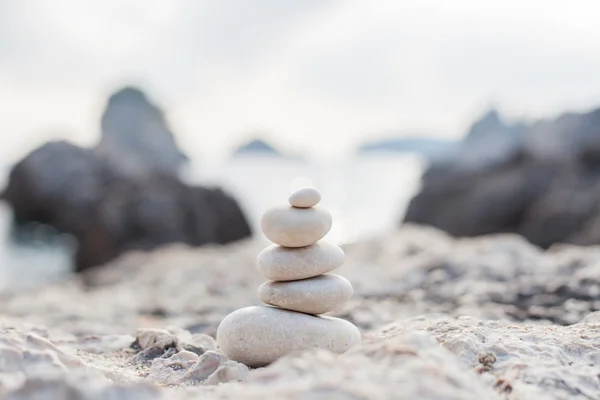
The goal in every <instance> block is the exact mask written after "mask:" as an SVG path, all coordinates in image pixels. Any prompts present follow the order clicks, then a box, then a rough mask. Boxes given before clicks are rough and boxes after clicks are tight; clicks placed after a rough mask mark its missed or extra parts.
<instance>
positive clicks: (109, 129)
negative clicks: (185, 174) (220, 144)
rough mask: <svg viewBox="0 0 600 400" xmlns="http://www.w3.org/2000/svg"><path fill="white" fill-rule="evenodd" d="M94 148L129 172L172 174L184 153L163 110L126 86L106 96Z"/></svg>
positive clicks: (137, 90) (183, 159)
mask: <svg viewBox="0 0 600 400" xmlns="http://www.w3.org/2000/svg"><path fill="white" fill-rule="evenodd" d="M101 127H102V136H101V138H100V142H99V143H98V145H97V147H96V152H97V153H98V154H99V155H100V156H101V157H103V158H105V159H106V160H107V161H109V162H110V163H112V164H113V165H115V166H118V167H120V168H121V169H122V170H123V171H124V172H125V173H127V174H130V175H134V176H136V175H143V174H147V173H153V172H159V173H161V174H164V175H175V174H176V173H177V171H178V169H179V167H180V166H181V164H182V163H183V162H185V161H187V159H188V158H187V156H186V155H185V154H184V153H183V152H182V151H181V150H180V149H179V147H178V146H177V143H176V142H175V136H174V135H173V133H172V132H171V130H170V129H169V127H168V126H167V122H166V121H165V118H164V115H163V112H162V111H161V110H160V109H159V108H158V107H156V106H155V105H154V104H152V103H151V102H150V101H149V100H148V98H147V97H146V95H145V94H144V93H143V92H142V91H141V90H139V89H136V88H133V87H126V88H124V89H121V90H119V91H118V92H116V93H115V94H113V95H112V96H110V98H109V99H108V103H107V105H106V109H105V110H104V114H103V115H102V119H101Z"/></svg>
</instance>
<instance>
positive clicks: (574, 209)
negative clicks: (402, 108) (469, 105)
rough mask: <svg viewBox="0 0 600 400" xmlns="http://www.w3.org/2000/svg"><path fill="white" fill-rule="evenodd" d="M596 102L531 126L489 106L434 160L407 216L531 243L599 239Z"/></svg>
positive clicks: (599, 117)
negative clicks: (508, 120)
mask: <svg viewBox="0 0 600 400" xmlns="http://www.w3.org/2000/svg"><path fill="white" fill-rule="evenodd" d="M599 138H600V109H598V110H594V111H592V112H589V113H584V114H565V115H563V116H561V117H559V118H556V119H554V120H548V121H540V122H537V123H534V124H532V125H528V126H521V125H515V126H508V125H506V124H505V123H504V122H502V121H501V120H500V119H499V118H498V115H497V114H495V113H490V114H488V115H486V116H485V117H484V118H483V119H482V120H481V121H478V122H477V123H475V124H474V125H473V128H472V129H471V132H470V133H469V135H468V136H467V138H466V139H465V141H464V143H463V148H462V150H461V152H460V154H459V155H457V156H456V157H455V158H453V159H451V160H446V161H444V162H440V163H434V164H433V165H431V166H430V168H429V169H428V170H427V171H426V172H425V174H424V175H423V178H422V188H421V191H420V192H419V193H418V194H417V196H415V198H414V199H413V200H412V201H411V203H410V205H409V207H408V211H407V213H406V216H405V221H408V222H413V223H419V224H426V225H431V226H435V227H437V228H440V229H443V230H445V231H447V232H448V233H450V234H452V235H455V236H476V235H484V234H490V233H504V232H512V233H518V234H520V235H523V236H524V237H526V238H527V239H528V240H529V241H531V242H532V243H535V244H537V245H539V246H542V247H549V246H551V245H552V244H554V243H573V244H583V245H589V244H600V202H599V201H598V199H599V198H600V174H599V173H598V172H599V166H600V140H599Z"/></svg>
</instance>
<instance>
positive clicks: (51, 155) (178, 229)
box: [2, 88, 250, 271]
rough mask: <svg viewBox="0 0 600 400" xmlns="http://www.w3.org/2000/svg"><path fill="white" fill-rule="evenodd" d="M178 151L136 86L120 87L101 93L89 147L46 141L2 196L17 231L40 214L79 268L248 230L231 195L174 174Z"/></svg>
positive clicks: (233, 236)
mask: <svg viewBox="0 0 600 400" xmlns="http://www.w3.org/2000/svg"><path fill="white" fill-rule="evenodd" d="M186 159H187V157H186V156H185V155H184V154H183V153H182V152H181V150H179V148H178V147H177V144H176V143H175V139H174V135H173V133H172V132H171V131H170V130H169V128H168V127H167V125H166V123H165V120H164V117H163V113H162V111H160V110H159V109H158V108H157V107H156V106H154V105H152V104H151V103H150V102H149V101H148V99H147V98H146V96H145V95H144V94H143V93H142V92H141V91H139V90H137V89H134V88H125V89H123V90H121V91H119V92H117V93H116V94H114V95H113V96H111V97H110V99H109V101H108V105H107V108H106V111H105V112H104V115H103V116H102V138H101V140H100V143H99V144H98V146H97V147H96V148H93V149H84V148H80V147H78V146H75V145H73V144H71V143H68V142H65V141H55V142H49V143H46V144H45V145H43V146H41V147H40V148H38V149H36V150H34V151H33V152H31V153H30V154H29V155H27V156H26V157H25V158H24V159H23V160H21V161H20V162H19V163H18V164H16V165H15V166H14V167H13V169H12V171H11V172H10V175H9V180H8V185H7V188H6V190H5V192H4V193H3V195H2V197H3V199H4V200H6V201H7V202H8V203H9V204H10V205H11V206H12V208H13V211H14V216H15V222H16V228H17V229H16V231H18V230H19V229H24V227H23V226H24V225H27V223H28V222H41V223H44V224H49V225H52V226H54V227H55V228H57V229H58V230H59V231H62V232H66V233H70V234H72V235H73V236H74V237H75V238H76V240H77V252H76V260H75V264H76V269H77V270H78V271H81V270H84V269H87V268H89V267H93V266H96V265H100V264H104V263H106V262H108V261H110V260H112V259H113V258H115V257H117V256H118V255H120V254H121V253H123V252H126V251H128V250H149V249H152V248H154V247H156V246H160V245H163V244H166V243H173V242H181V243H187V244H190V245H193V246H200V245H202V244H205V243H228V242H231V241H234V240H238V239H241V238H244V237H247V236H249V235H250V227H249V225H248V223H247V220H246V218H245V216H244V214H243V213H242V210H241V209H240V207H239V206H238V204H237V202H236V201H235V200H234V199H233V198H231V197H230V196H228V195H227V194H226V193H224V192H223V191H222V190H220V189H209V188H204V187H194V186H189V185H186V184H184V183H182V182H181V181H180V180H179V179H178V177H177V170H178V168H179V166H180V164H181V163H182V162H183V161H184V160H186Z"/></svg>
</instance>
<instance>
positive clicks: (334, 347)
mask: <svg viewBox="0 0 600 400" xmlns="http://www.w3.org/2000/svg"><path fill="white" fill-rule="evenodd" d="M360 340H361V336H360V331H359V330H358V328H357V327H356V326H354V325H352V324H351V323H350V322H348V321H345V320H343V319H339V318H333V317H325V316H321V317H317V316H314V315H310V314H303V313H298V312H295V311H288V310H282V309H280V308H275V307H268V306H254V307H246V308H242V309H240V310H237V311H234V312H232V313H231V314H229V315H228V316H227V317H225V318H224V319H223V321H221V324H220V325H219V328H218V329H217V342H218V343H219V347H220V348H221V351H222V352H223V353H224V354H225V355H226V356H227V357H229V359H231V360H234V361H238V362H241V363H243V364H246V365H247V366H249V367H253V368H257V367H263V366H265V365H268V364H270V363H272V362H273V361H275V360H277V359H278V358H280V357H282V356H284V355H286V354H288V353H290V352H292V351H296V350H309V349H314V348H320V349H326V350H329V351H331V352H334V353H343V352H345V351H346V350H348V349H349V348H350V347H352V346H354V345H356V344H358V343H360Z"/></svg>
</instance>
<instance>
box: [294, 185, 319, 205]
mask: <svg viewBox="0 0 600 400" xmlns="http://www.w3.org/2000/svg"><path fill="white" fill-rule="evenodd" d="M288 201H289V202H290V204H291V205H292V206H294V207H297V208H310V207H314V206H316V205H317V204H319V202H320V201H321V193H319V191H318V190H317V189H314V188H304V189H300V190H296V191H295V192H294V193H292V194H290V197H289V198H288Z"/></svg>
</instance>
